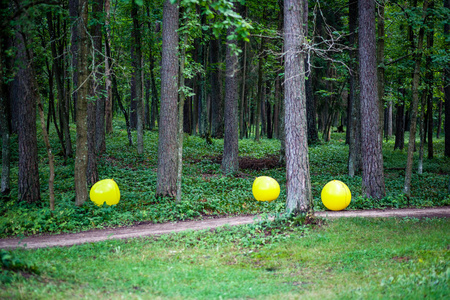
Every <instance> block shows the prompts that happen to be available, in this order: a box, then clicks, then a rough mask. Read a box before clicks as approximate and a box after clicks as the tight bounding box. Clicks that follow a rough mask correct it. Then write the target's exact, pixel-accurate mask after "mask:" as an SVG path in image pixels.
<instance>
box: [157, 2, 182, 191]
mask: <svg viewBox="0 0 450 300" xmlns="http://www.w3.org/2000/svg"><path fill="white" fill-rule="evenodd" d="M178 14H179V9H178V3H174V4H171V3H170V0H166V1H165V2H164V8H163V32H162V63H161V91H162V93H161V108H160V120H159V126H158V127H159V141H158V171H157V186H156V195H157V196H171V197H174V196H176V192H177V121H178V120H177V119H178V118H177V99H178V71H179V70H178V54H177V48H178V47H177V46H178V33H177V30H178V22H179V20H178Z"/></svg>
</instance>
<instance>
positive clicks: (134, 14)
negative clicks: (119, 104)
mask: <svg viewBox="0 0 450 300" xmlns="http://www.w3.org/2000/svg"><path fill="white" fill-rule="evenodd" d="M131 18H132V19H133V36H134V41H133V45H134V59H133V67H134V78H135V86H134V88H135V93H136V94H135V95H136V98H135V99H134V101H135V102H136V129H137V152H138V154H143V153H144V122H143V121H144V109H143V101H142V49H141V45H142V43H141V25H140V22H139V20H140V18H139V10H138V5H137V4H136V2H135V1H132V2H131Z"/></svg>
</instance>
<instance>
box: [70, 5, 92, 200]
mask: <svg viewBox="0 0 450 300" xmlns="http://www.w3.org/2000/svg"><path fill="white" fill-rule="evenodd" d="M71 1H72V0H71ZM79 4H80V5H79V7H78V15H79V16H80V17H79V18H78V23H77V32H78V51H77V53H78V55H77V62H78V68H77V70H78V78H77V81H78V84H79V86H78V87H77V89H78V93H77V96H78V97H77V106H76V114H77V121H76V126H77V129H76V131H77V149H76V153H75V176H74V177H75V204H76V205H77V206H81V205H83V203H84V202H85V201H86V200H87V199H88V191H87V180H86V170H87V158H88V144H87V100H88V95H89V88H90V86H89V83H88V81H89V70H88V66H87V63H88V59H89V49H90V41H89V37H88V33H87V26H88V1H87V0H79Z"/></svg>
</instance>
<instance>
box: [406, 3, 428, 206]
mask: <svg viewBox="0 0 450 300" xmlns="http://www.w3.org/2000/svg"><path fill="white" fill-rule="evenodd" d="M427 8H428V1H424V3H423V19H425V16H426V14H427ZM424 32H425V29H424V27H423V26H421V27H420V30H419V35H418V37H417V47H416V49H415V50H416V54H415V67H414V73H413V82H412V83H413V86H412V94H413V98H412V103H411V125H410V129H409V143H408V157H407V160H406V170H405V185H404V188H403V192H404V194H405V196H406V197H407V198H408V199H410V198H411V177H412V167H413V155H414V146H415V141H416V128H417V112H418V106H419V83H420V82H419V81H420V66H421V62H422V47H423V38H424Z"/></svg>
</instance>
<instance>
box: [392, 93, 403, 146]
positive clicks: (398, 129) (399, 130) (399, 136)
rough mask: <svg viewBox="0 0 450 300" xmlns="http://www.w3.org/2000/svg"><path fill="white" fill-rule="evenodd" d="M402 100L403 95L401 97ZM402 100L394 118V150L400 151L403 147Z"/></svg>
mask: <svg viewBox="0 0 450 300" xmlns="http://www.w3.org/2000/svg"><path fill="white" fill-rule="evenodd" d="M402 98H403V95H402ZM403 101H404V100H403V99H401V101H400V103H398V104H397V105H396V106H397V109H396V110H397V112H396V117H395V144H394V150H395V149H400V150H403V147H404V146H405V122H404V119H405V104H404V102H403Z"/></svg>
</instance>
